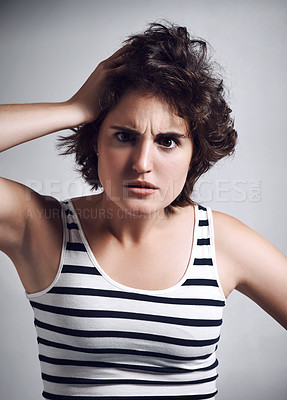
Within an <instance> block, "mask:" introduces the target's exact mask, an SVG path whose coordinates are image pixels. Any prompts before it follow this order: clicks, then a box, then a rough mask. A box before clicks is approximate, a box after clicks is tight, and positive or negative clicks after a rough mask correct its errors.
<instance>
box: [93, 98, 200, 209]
mask: <svg viewBox="0 0 287 400" xmlns="http://www.w3.org/2000/svg"><path fill="white" fill-rule="evenodd" d="M97 152H98V153H99V156H98V174H99V178H100V181H101V184H102V186H103V188H104V191H105V194H106V196H107V199H108V200H111V201H112V202H113V203H114V204H116V205H117V206H118V207H120V208H121V209H123V210H125V211H128V212H130V213H133V214H134V213H135V214H149V213H152V212H155V211H159V210H163V209H164V208H165V207H167V206H168V205H170V204H171V203H172V202H173V200H174V199H175V198H176V197H177V196H178V195H179V194H180V192H181V191H182V189H183V186H184V184H185V181H186V177H187V173H188V170H189V165H190V161H191V156H192V141H191V139H190V138H189V136H188V125H187V123H186V121H185V120H184V119H182V118H180V117H178V116H177V115H175V114H174V112H173V110H172V109H171V108H170V107H169V106H168V105H167V104H166V103H164V102H162V101H161V100H159V99H157V98H156V97H153V96H148V95H140V94H139V93H138V92H136V91H134V92H129V93H127V94H126V95H124V96H123V98H122V99H121V100H120V102H119V103H118V105H117V106H116V107H115V108H114V109H113V110H112V111H111V112H110V113H109V114H108V115H107V117H106V118H105V120H104V121H103V123H102V125H101V128H100V131H99V135H98V143H97ZM111 205H112V203H111Z"/></svg>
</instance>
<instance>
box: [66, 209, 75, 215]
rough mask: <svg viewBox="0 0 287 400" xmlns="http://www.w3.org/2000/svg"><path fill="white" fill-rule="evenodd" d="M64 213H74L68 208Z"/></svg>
mask: <svg viewBox="0 0 287 400" xmlns="http://www.w3.org/2000/svg"><path fill="white" fill-rule="evenodd" d="M65 214H66V215H69V214H70V215H74V214H73V212H72V211H71V210H69V209H68V210H66V211H65Z"/></svg>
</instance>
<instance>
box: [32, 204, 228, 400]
mask: <svg viewBox="0 0 287 400" xmlns="http://www.w3.org/2000/svg"><path fill="white" fill-rule="evenodd" d="M62 209H63V223H64V227H65V229H64V232H65V235H64V241H63V249H62V258H61V265H60V267H59V271H58V274H57V276H56V278H55V280H54V282H53V283H52V285H51V286H50V287H49V288H47V289H46V290H44V291H42V292H38V293H34V294H30V295H27V297H28V299H29V301H30V303H31V305H32V307H33V310H34V314H35V326H36V330H37V335H38V338H37V339H38V344H39V359H40V364H41V371H42V379H43V385H44V391H43V397H44V398H45V399H51V400H68V399H71V400H72V399H77V400H93V399H97V400H116V399H117V400H119V399H122V400H126V399H127V400H136V399H137V400H140V399H142V400H147V399H148V400H163V399H165V400H174V399H177V400H187V399H193V400H199V399H214V398H215V395H216V393H217V390H216V383H215V381H216V378H217V368H216V367H217V364H218V363H217V358H216V353H215V352H216V348H217V345H218V341H219V336H220V327H221V324H222V310H223V306H224V304H225V298H224V294H223V292H222V289H221V287H220V284H219V280H218V275H217V268H216V263H215V251H214V241H213V224H212V214H211V211H210V209H209V208H204V207H202V206H196V207H195V217H196V220H195V230H194V240H193V249H192V253H191V258H190V262H189V265H188V268H187V270H186V273H185V275H184V276H183V278H182V279H181V281H180V282H178V283H177V284H176V285H174V286H173V287H170V288H168V289H165V290H157V291H156V290H139V289H132V288H129V287H126V286H123V285H121V284H119V283H117V282H115V281H114V280H112V279H111V278H110V277H109V276H107V275H106V274H105V272H104V271H103V270H102V269H101V267H100V266H99V265H98V263H97V261H96V258H95V256H94V255H93V253H92V251H91V249H90V247H89V245H88V242H87V240H86V238H85V236H84V233H83V230H82V228H81V226H80V222H79V219H78V216H77V214H76V212H75V209H74V208H73V204H72V202H71V201H70V200H68V201H66V202H63V203H62Z"/></svg>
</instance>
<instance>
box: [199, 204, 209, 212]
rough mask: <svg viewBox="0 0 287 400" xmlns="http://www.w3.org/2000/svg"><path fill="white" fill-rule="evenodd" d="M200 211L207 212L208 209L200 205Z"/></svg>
mask: <svg viewBox="0 0 287 400" xmlns="http://www.w3.org/2000/svg"><path fill="white" fill-rule="evenodd" d="M198 209H199V210H202V211H207V209H206V208H205V207H203V206H201V205H200V204H199V205H198Z"/></svg>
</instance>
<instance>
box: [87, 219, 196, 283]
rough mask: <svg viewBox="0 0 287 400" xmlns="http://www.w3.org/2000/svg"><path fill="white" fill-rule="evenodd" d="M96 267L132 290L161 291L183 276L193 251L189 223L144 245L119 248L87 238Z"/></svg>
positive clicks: (107, 240) (105, 239)
mask: <svg viewBox="0 0 287 400" xmlns="http://www.w3.org/2000/svg"><path fill="white" fill-rule="evenodd" d="M87 236H88V238H89V239H88V240H89V243H90V248H91V252H92V253H93V255H94V257H95V259H96V261H97V263H98V265H99V267H100V268H101V269H102V271H103V272H104V273H106V274H107V275H108V276H109V277H110V278H111V279H112V280H114V281H116V282H118V283H120V284H122V285H125V286H129V287H132V288H136V289H144V290H162V289H166V288H169V287H171V286H173V285H175V284H176V283H177V282H178V281H180V279H181V278H182V277H183V276H184V274H185V272H186V269H187V267H188V264H189V261H190V257H191V253H192V247H193V226H192V224H191V223H189V224H186V226H182V227H179V229H174V230H173V231H172V230H171V231H169V232H164V231H163V232H161V233H159V234H158V235H156V237H151V238H150V239H149V240H145V241H144V243H140V244H133V245H129V246H123V245H121V244H119V243H117V242H116V241H115V240H112V239H111V238H109V237H102V238H101V237H100V238H99V237H97V240H94V239H93V236H92V234H89V233H88V234H87Z"/></svg>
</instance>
